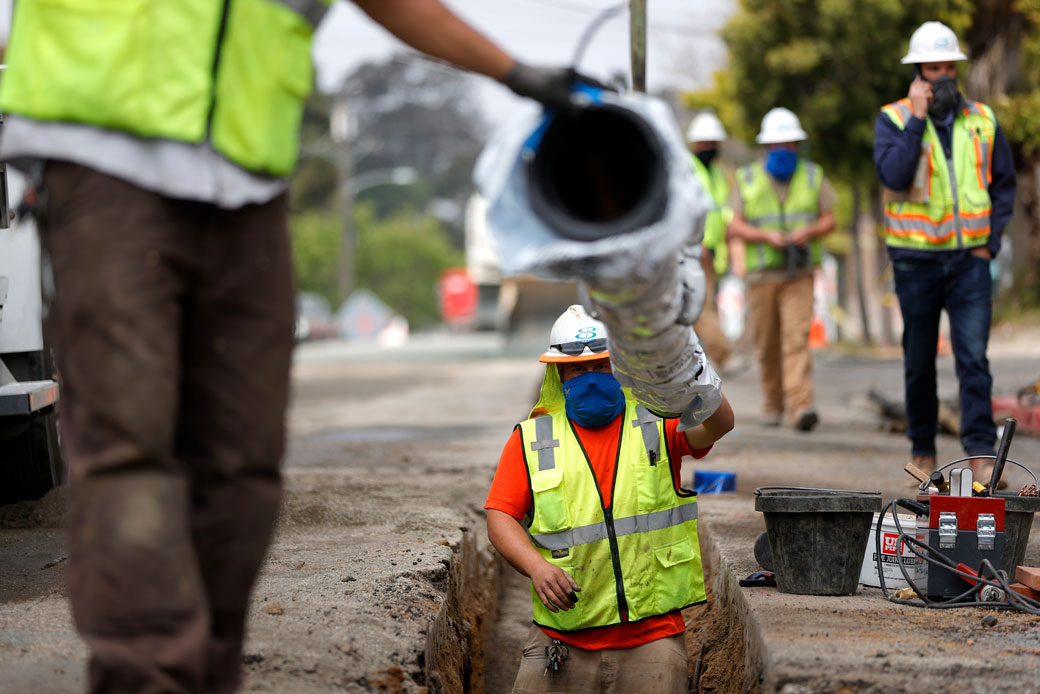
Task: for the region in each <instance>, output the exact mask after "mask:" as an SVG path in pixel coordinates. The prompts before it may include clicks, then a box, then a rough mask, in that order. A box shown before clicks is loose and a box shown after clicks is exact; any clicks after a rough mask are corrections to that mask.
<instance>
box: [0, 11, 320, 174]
mask: <svg viewBox="0 0 1040 694" xmlns="http://www.w3.org/2000/svg"><path fill="white" fill-rule="evenodd" d="M330 2H331V0H235V1H234V2H231V0H223V2H217V1H215V0H176V1H172V0H170V1H166V2H163V1H160V0H24V1H21V2H17V3H15V7H14V16H13V20H12V27H11V38H10V43H9V45H8V49H7V54H6V58H7V61H8V69H7V71H6V73H5V74H4V78H3V80H2V88H0V110H3V111H4V112H7V113H13V114H17V115H20V116H24V117H27V118H32V119H36V120H41V121H64V122H72V123H84V124H88V125H93V126H97V127H101V128H108V129H110V130H117V131H122V132H126V133H129V134H131V135H136V136H139V137H145V138H163V139H169V140H176V141H182V142H188V143H202V142H206V141H208V142H210V143H212V145H213V147H214V149H216V150H217V151H218V152H220V153H221V154H223V155H224V156H226V157H227V158H228V159H229V160H231V161H233V162H235V163H236V164H238V165H240V166H242V167H243V168H245V169H248V170H250V171H254V172H257V173H262V174H269V175H274V176H287V175H288V174H289V173H291V172H292V170H293V168H294V167H295V165H296V159H297V155H298V150H299V142H298V139H299V128H300V121H301V119H302V116H303V101H304V99H305V98H306V97H307V95H308V94H310V92H311V89H312V86H313V82H314V67H313V65H312V63H311V35H312V34H313V31H314V27H315V26H316V25H317V23H318V22H319V21H320V19H321V17H322V16H323V14H324V13H325V11H326V10H327V9H328V6H329V3H330Z"/></svg>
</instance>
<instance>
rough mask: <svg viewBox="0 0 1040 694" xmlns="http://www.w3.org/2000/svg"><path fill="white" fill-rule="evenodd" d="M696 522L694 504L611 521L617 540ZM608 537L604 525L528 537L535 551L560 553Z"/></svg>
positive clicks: (599, 524)
mask: <svg viewBox="0 0 1040 694" xmlns="http://www.w3.org/2000/svg"><path fill="white" fill-rule="evenodd" d="M692 520H697V504H686V505H685V506H676V507H675V508H667V509H665V510H663V511H652V512H650V513H641V514H639V515H638V516H629V517H628V518H619V519H618V520H616V521H614V532H615V533H616V535H617V536H618V537H621V536H622V535H631V534H633V533H648V532H650V531H651V530H661V529H662V528H671V527H672V526H675V525H682V524H683V523H685V522H687V521H692ZM608 537H609V533H608V532H607V524H606V523H593V524H592V525H583V526H580V527H577V528H571V529H570V530H564V531H563V532H559V533H548V534H542V535H531V539H532V540H534V543H535V544H536V545H538V546H539V547H542V548H544V549H548V550H557V551H559V550H562V549H570V548H571V547H577V546H578V545H584V544H588V543H589V542H597V541H599V540H606V539H607V538H608Z"/></svg>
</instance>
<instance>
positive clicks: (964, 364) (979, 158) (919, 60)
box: [874, 22, 1015, 479]
mask: <svg viewBox="0 0 1040 694" xmlns="http://www.w3.org/2000/svg"><path fill="white" fill-rule="evenodd" d="M967 59H968V56H966V55H965V54H964V52H963V51H961V48H960V43H959V42H958V41H957V36H956V34H954V33H953V31H952V30H951V29H950V28H949V27H947V26H945V25H944V24H942V23H940V22H925V23H924V24H922V25H921V26H920V27H919V28H918V29H917V31H915V32H914V33H913V35H912V36H911V37H910V47H909V50H908V51H907V54H906V55H905V56H904V57H903V60H902V62H903V63H904V64H906V65H912V66H913V72H914V77H913V81H912V82H911V83H910V88H909V91H908V92H907V95H906V97H905V98H903V99H900V100H898V101H896V102H893V103H891V104H888V105H886V106H883V107H882V108H881V112H880V113H879V114H878V116H877V119H876V120H875V123H874V165H875V168H876V169H877V174H878V178H879V179H880V180H881V184H882V187H883V201H884V205H885V232H886V233H885V239H886V244H887V246H888V255H889V258H890V259H891V261H892V267H893V270H894V275H895V285H896V294H897V296H898V297H899V305H900V308H901V309H902V312H903V326H904V327H903V353H904V378H905V387H906V412H907V419H908V427H907V436H908V437H909V438H910V440H911V455H912V459H913V462H914V463H915V464H916V465H917V466H918V467H920V468H921V469H923V470H925V471H928V472H930V471H932V470H934V469H935V432H936V428H937V419H938V410H939V404H938V396H937V394H936V372H935V357H936V348H937V344H938V341H939V316H940V314H941V313H942V311H943V310H944V309H945V310H946V312H947V315H948V316H949V321H950V337H951V340H950V342H951V344H952V345H953V355H954V360H955V362H956V365H957V377H958V380H959V381H960V405H961V427H960V436H961V445H962V446H963V447H964V451H965V453H967V454H968V455H993V452H994V444H995V443H996V429H995V427H994V425H993V410H992V406H991V402H990V397H991V394H992V389H993V378H992V376H991V375H990V370H989V361H988V360H987V358H986V347H987V343H988V341H989V327H990V320H991V318H992V289H991V286H992V284H991V278H990V260H991V259H992V258H993V257H994V256H995V255H996V254H997V252H998V251H999V250H1000V240H1001V235H1002V233H1003V231H1004V227H1005V226H1006V225H1007V223H1008V220H1009V219H1010V218H1011V212H1012V208H1013V206H1014V199H1015V168H1014V162H1013V161H1012V157H1011V150H1010V148H1009V147H1008V144H1007V140H1006V139H1005V138H1004V134H1003V132H1001V129H1000V126H999V125H998V124H997V120H996V118H995V117H994V115H993V110H992V109H991V108H990V107H989V106H987V105H986V104H983V103H981V102H978V101H968V100H967V99H965V98H964V97H963V96H962V95H961V93H960V91H959V90H958V86H957V63H959V62H961V61H964V60H967ZM989 465H990V464H989V463H987V462H984V461H983V460H976V461H975V462H974V463H973V464H972V467H973V468H974V470H975V472H976V473H977V474H979V473H983V474H984V476H986V477H987V479H988V474H986V473H987V470H986V468H988V467H989Z"/></svg>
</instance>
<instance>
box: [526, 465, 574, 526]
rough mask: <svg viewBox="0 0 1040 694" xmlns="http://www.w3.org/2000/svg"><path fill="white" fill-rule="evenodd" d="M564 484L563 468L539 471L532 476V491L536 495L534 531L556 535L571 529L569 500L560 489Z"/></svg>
mask: <svg viewBox="0 0 1040 694" xmlns="http://www.w3.org/2000/svg"><path fill="white" fill-rule="evenodd" d="M562 483H563V468H562V467H554V468H552V469H551V470H539V471H538V472H535V473H533V474H532V475H531V491H532V492H533V493H534V523H533V524H532V528H533V529H534V531H536V532H538V533H542V532H546V533H555V532H560V531H561V530H566V529H567V528H570V527H571V521H570V516H569V514H568V513H567V500H566V497H565V496H564V494H563V490H562V489H561V488H560V485H561V484H562Z"/></svg>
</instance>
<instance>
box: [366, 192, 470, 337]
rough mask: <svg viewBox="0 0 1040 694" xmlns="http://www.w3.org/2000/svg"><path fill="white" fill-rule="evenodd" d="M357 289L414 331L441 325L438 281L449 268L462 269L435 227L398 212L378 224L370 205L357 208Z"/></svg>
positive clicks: (426, 218)
mask: <svg viewBox="0 0 1040 694" xmlns="http://www.w3.org/2000/svg"><path fill="white" fill-rule="evenodd" d="M355 210H356V214H355V216H354V222H355V224H356V228H357V234H358V249H357V284H358V286H359V287H367V288H368V289H370V290H372V291H373V292H374V293H375V294H376V296H378V297H379V298H380V299H382V300H383V301H384V302H386V304H387V305H388V306H390V307H391V308H393V309H394V310H395V311H397V312H398V313H400V314H401V315H403V316H404V317H405V318H407V319H408V322H409V324H411V326H412V327H413V328H421V327H423V326H426V325H430V324H433V323H436V322H438V321H439V320H440V308H439V306H438V302H437V280H438V278H439V277H440V274H441V272H442V271H444V270H445V269H447V268H449V267H458V266H460V265H464V264H465V260H464V258H463V256H462V253H461V252H460V251H459V250H457V249H456V248H454V247H453V246H452V244H451V241H450V239H449V238H448V235H447V234H446V233H445V232H444V230H443V229H442V228H441V226H440V224H439V222H438V221H437V220H436V219H435V218H433V217H429V216H420V215H418V214H416V213H414V212H410V211H402V212H398V213H397V214H395V215H394V216H392V217H390V218H387V219H384V220H379V219H377V218H376V216H375V213H374V211H373V209H372V207H371V206H369V205H358V206H357V207H356V208H355Z"/></svg>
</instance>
